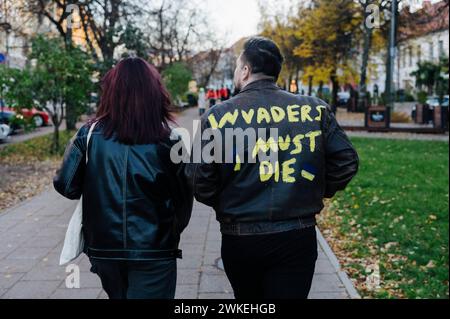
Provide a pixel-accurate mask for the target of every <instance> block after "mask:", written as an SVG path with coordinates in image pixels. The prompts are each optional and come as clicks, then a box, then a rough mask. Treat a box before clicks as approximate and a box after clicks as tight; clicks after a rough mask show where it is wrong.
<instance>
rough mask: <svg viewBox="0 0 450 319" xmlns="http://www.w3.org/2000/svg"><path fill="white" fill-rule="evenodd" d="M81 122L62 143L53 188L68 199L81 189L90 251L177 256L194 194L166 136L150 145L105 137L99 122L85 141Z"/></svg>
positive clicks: (123, 256)
mask: <svg viewBox="0 0 450 319" xmlns="http://www.w3.org/2000/svg"><path fill="white" fill-rule="evenodd" d="M88 132H89V126H88V125H85V126H84V127H83V128H81V129H80V131H79V132H78V134H77V135H76V136H75V137H74V138H73V140H72V141H71V143H70V145H69V146H68V147H67V150H66V153H65V156H64V161H63V164H62V167H61V169H60V170H59V171H58V172H57V176H56V177H55V179H54V187H55V189H56V190H57V191H58V192H59V193H61V194H62V195H63V196H65V197H67V198H69V199H73V200H74V199H79V198H80V196H81V195H83V234H84V237H85V252H86V253H87V254H88V256H89V257H92V258H101V259H116V260H160V259H172V258H181V251H180V250H179V249H178V245H179V241H180V234H181V232H182V231H183V230H184V228H185V227H186V226H187V224H188V222H189V219H190V216H191V210H192V202H193V196H192V193H190V192H189V188H188V187H187V186H188V185H187V183H186V179H185V177H184V174H183V167H182V166H180V165H175V164H173V163H172V161H171V160H170V148H171V146H172V145H173V144H174V143H176V142H177V141H172V140H170V139H169V138H168V139H167V140H166V141H164V142H162V143H159V144H154V145H134V146H129V145H124V144H120V143H118V142H116V141H114V140H113V139H109V140H107V139H105V138H104V137H103V135H102V131H101V125H98V127H96V128H95V130H94V132H93V134H92V137H91V140H90V142H89V162H88V164H87V166H86V157H85V156H86V155H85V154H86V142H87V135H88Z"/></svg>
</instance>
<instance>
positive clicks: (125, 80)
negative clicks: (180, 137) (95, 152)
mask: <svg viewBox="0 0 450 319" xmlns="http://www.w3.org/2000/svg"><path fill="white" fill-rule="evenodd" d="M170 108H171V101H170V95H169V93H168V91H167V89H166V88H165V87H164V85H163V83H162V80H161V76H160V74H159V73H158V71H157V70H156V68H155V67H154V66H152V65H151V64H149V63H148V62H146V61H145V60H143V59H141V58H127V59H124V60H122V61H120V62H119V63H118V64H117V65H116V66H115V67H114V68H113V69H111V70H110V71H109V72H108V73H107V74H106V75H105V77H104V78H103V80H102V94H101V98H100V105H99V108H98V111H97V121H99V122H100V123H101V125H102V127H103V134H104V135H105V137H106V138H115V139H116V140H117V141H119V142H120V143H123V144H128V145H134V144H152V143H158V142H160V141H162V140H163V139H165V138H167V137H168V136H169V135H170V126H169V123H170V122H173V119H172V117H171V113H170Z"/></svg>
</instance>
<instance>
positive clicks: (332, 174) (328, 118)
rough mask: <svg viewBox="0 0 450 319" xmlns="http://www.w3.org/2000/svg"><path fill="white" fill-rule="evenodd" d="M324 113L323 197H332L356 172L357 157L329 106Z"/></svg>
mask: <svg viewBox="0 0 450 319" xmlns="http://www.w3.org/2000/svg"><path fill="white" fill-rule="evenodd" d="M325 114H326V115H325V124H324V126H325V127H324V131H325V157H326V159H325V160H326V178H325V198H332V197H333V196H334V195H335V194H336V193H337V192H338V191H341V190H344V189H345V187H346V186H347V185H348V184H349V183H350V181H351V180H352V178H353V177H354V176H355V175H356V173H357V172H358V168H359V157H358V154H357V152H356V150H355V148H354V147H353V145H352V143H351V142H350V140H349V138H348V137H347V135H346V134H345V132H344V130H343V129H342V128H341V127H340V126H339V124H338V122H337V120H336V118H335V116H334V114H333V113H332V112H331V111H330V110H329V108H327V110H326V111H325Z"/></svg>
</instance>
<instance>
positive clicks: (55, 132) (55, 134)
mask: <svg viewBox="0 0 450 319" xmlns="http://www.w3.org/2000/svg"><path fill="white" fill-rule="evenodd" d="M59 125H60V123H58V119H55V117H53V141H52V147H51V152H52V154H57V153H58V152H59Z"/></svg>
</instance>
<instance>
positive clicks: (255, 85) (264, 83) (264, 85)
mask: <svg viewBox="0 0 450 319" xmlns="http://www.w3.org/2000/svg"><path fill="white" fill-rule="evenodd" d="M262 89H272V90H279V89H280V88H279V87H278V86H277V84H276V83H275V82H274V81H273V80H271V79H263V80H257V81H254V82H252V83H249V84H247V85H246V86H245V87H244V88H243V89H242V91H241V92H239V94H240V93H244V92H247V91H251V90H262Z"/></svg>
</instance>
